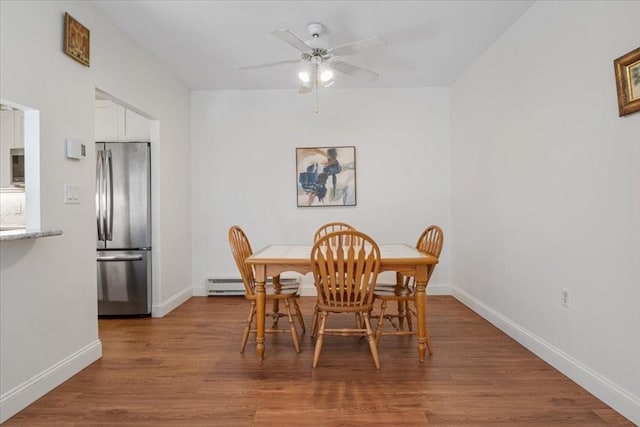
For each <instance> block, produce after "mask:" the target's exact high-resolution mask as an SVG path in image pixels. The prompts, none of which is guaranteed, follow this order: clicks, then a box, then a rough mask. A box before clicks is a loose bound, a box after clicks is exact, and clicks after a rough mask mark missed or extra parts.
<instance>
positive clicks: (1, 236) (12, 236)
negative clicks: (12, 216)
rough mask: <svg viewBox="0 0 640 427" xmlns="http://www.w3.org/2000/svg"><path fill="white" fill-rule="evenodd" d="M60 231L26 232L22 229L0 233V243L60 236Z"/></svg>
mask: <svg viewBox="0 0 640 427" xmlns="http://www.w3.org/2000/svg"><path fill="white" fill-rule="evenodd" d="M61 234H62V230H48V231H27V230H25V229H24V228H22V229H15V230H4V231H0V242H7V241H9V240H27V239H39V238H41V237H50V236H60V235H61Z"/></svg>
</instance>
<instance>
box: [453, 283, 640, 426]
mask: <svg viewBox="0 0 640 427" xmlns="http://www.w3.org/2000/svg"><path fill="white" fill-rule="evenodd" d="M450 288H451V290H452V293H451V295H453V296H454V297H455V298H456V299H457V300H458V301H460V302H462V303H463V304H464V305H466V306H467V307H469V308H470V309H471V310H473V311H475V312H476V313H478V314H479V315H480V316H482V317H483V318H484V319H485V320H487V321H488V322H490V323H491V324H493V325H494V326H495V327H497V328H498V329H500V330H501V331H502V332H504V333H505V334H507V335H509V336H510V337H511V338H513V339H514V340H516V341H517V342H518V343H520V344H521V345H523V346H524V347H526V348H527V349H529V350H530V351H531V352H533V353H534V354H535V355H536V356H538V357H540V358H541V359H542V360H544V361H545V362H547V363H549V364H550V365H551V366H553V367H554V368H556V369H557V370H558V371H560V372H562V373H563V374H564V375H566V376H567V377H569V378H570V379H571V380H573V381H574V382H576V383H577V384H578V385H580V386H581V387H582V388H584V389H585V390H587V391H588V392H589V393H591V394H593V395H594V396H595V397H597V398H598V399H600V400H602V401H603V402H604V403H606V404H607V405H609V406H611V407H612V408H613V409H615V410H616V411H618V412H619V413H620V414H622V415H623V416H625V417H626V418H628V419H629V420H630V421H631V422H633V423H634V424H636V425H640V397H638V396H635V395H633V394H631V393H629V392H628V391H627V390H625V389H623V388H622V387H620V386H618V385H617V384H615V383H613V382H612V381H610V380H609V379H607V378H605V377H603V376H602V375H600V374H599V373H598V372H596V371H593V370H592V369H589V368H588V367H587V366H585V365H584V364H582V363H581V362H580V361H578V360H576V359H574V358H573V357H571V356H570V355H568V354H567V353H565V352H563V351H562V350H560V349H558V348H556V347H554V346H553V345H551V344H550V343H548V342H546V341H545V340H543V339H542V338H540V337H538V336H536V335H534V334H533V333H531V332H530V331H528V330H527V329H525V328H523V327H522V326H520V325H518V324H517V323H515V322H513V321H512V320H511V319H509V318H507V317H505V316H503V315H502V314H501V313H499V312H497V311H496V310H494V309H493V308H491V307H489V306H487V305H486V304H484V303H483V302H482V301H480V300H478V299H476V298H475V297H473V296H472V295H470V294H468V293H466V292H465V291H463V290H462V289H459V288H457V287H455V286H451V287H450Z"/></svg>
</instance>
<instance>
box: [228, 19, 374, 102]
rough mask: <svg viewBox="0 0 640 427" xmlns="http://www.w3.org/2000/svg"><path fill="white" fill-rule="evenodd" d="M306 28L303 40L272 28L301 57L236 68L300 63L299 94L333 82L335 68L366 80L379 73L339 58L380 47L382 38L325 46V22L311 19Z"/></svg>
mask: <svg viewBox="0 0 640 427" xmlns="http://www.w3.org/2000/svg"><path fill="white" fill-rule="evenodd" d="M307 31H308V32H309V35H310V36H311V39H310V40H308V41H302V40H301V39H300V38H299V37H297V36H296V35H294V34H293V33H292V32H291V31H289V30H286V29H277V30H273V31H271V34H272V35H274V36H275V37H277V38H278V39H280V40H281V41H283V42H285V43H287V44H288V45H290V46H292V47H294V48H296V49H297V50H299V51H300V52H301V54H300V58H298V59H290V60H285V61H278V62H270V63H266V64H259V65H249V66H244V67H240V68H239V70H253V69H256V68H267V67H276V66H280V65H286V64H296V63H302V65H303V67H301V69H300V71H299V73H298V78H299V79H300V89H299V91H298V92H299V93H309V92H311V90H312V88H313V87H315V88H316V90H317V88H318V85H322V86H324V87H328V86H330V85H331V84H333V82H334V80H333V76H334V73H333V71H334V70H335V71H338V72H340V73H342V74H346V75H348V76H351V77H356V78H363V79H367V80H376V79H377V78H378V77H379V76H380V75H379V74H378V73H376V72H375V71H371V70H367V69H365V68H362V67H358V66H356V65H353V64H349V63H348V62H344V61H343V60H342V58H343V57H345V56H350V55H355V54H358V53H362V52H365V51H368V50H370V49H375V48H379V47H382V46H384V40H381V39H379V38H370V39H364V40H359V41H355V42H352V43H347V44H344V45H341V46H337V47H333V48H330V47H328V46H327V43H326V41H325V39H324V38H322V37H321V35H322V34H323V33H325V32H326V27H325V26H324V25H322V24H320V23H318V22H313V23H311V24H309V25H308V26H307Z"/></svg>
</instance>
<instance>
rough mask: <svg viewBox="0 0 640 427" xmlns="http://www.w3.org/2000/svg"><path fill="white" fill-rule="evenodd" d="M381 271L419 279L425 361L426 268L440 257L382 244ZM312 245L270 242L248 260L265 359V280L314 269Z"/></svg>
mask: <svg viewBox="0 0 640 427" xmlns="http://www.w3.org/2000/svg"><path fill="white" fill-rule="evenodd" d="M378 246H379V247H380V272H383V271H395V272H399V273H403V274H405V275H410V276H414V277H415V278H416V301H415V306H416V313H417V317H418V319H417V320H418V325H417V326H418V328H417V336H418V358H419V360H420V362H424V359H425V355H426V350H427V334H428V332H427V293H426V287H427V277H428V275H427V267H428V266H429V265H433V264H437V263H438V258H436V257H434V256H431V255H428V254H425V253H423V252H420V251H419V250H417V249H416V248H415V247H413V246H410V245H407V244H381V245H378ZM311 248H312V246H311V245H269V246H267V247H265V248H264V249H261V250H259V251H258V252H255V253H254V254H253V255H251V256H250V257H248V258H247V259H246V262H247V263H248V264H250V265H252V266H253V267H254V271H255V279H256V329H257V333H256V353H257V356H258V359H259V360H263V359H264V350H265V346H264V331H265V304H266V296H265V283H266V281H267V278H268V277H272V278H273V279H274V282H275V283H277V281H278V280H279V277H280V274H281V273H284V272H297V273H301V274H306V273H309V272H311V259H310V256H311Z"/></svg>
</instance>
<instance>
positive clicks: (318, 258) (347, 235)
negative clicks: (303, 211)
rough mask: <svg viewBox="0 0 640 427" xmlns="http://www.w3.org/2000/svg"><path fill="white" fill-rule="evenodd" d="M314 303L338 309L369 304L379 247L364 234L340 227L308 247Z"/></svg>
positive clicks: (375, 276) (376, 268)
mask: <svg viewBox="0 0 640 427" xmlns="http://www.w3.org/2000/svg"><path fill="white" fill-rule="evenodd" d="M311 268H312V272H313V278H314V282H315V285H316V289H317V291H318V303H320V304H322V305H328V306H332V307H334V308H337V309H339V310H341V311H349V310H350V309H353V310H354V311H355V310H361V309H363V308H367V307H371V304H372V302H373V290H374V288H375V286H376V282H377V280H378V272H379V271H380V248H379V247H378V245H377V244H376V242H375V241H374V240H373V239H372V238H371V237H369V236H367V235H366V234H364V233H361V232H359V231H355V230H343V231H336V232H333V233H328V234H325V235H324V236H322V237H321V238H320V239H318V241H317V242H316V243H315V244H314V245H313V248H312V249H311Z"/></svg>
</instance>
